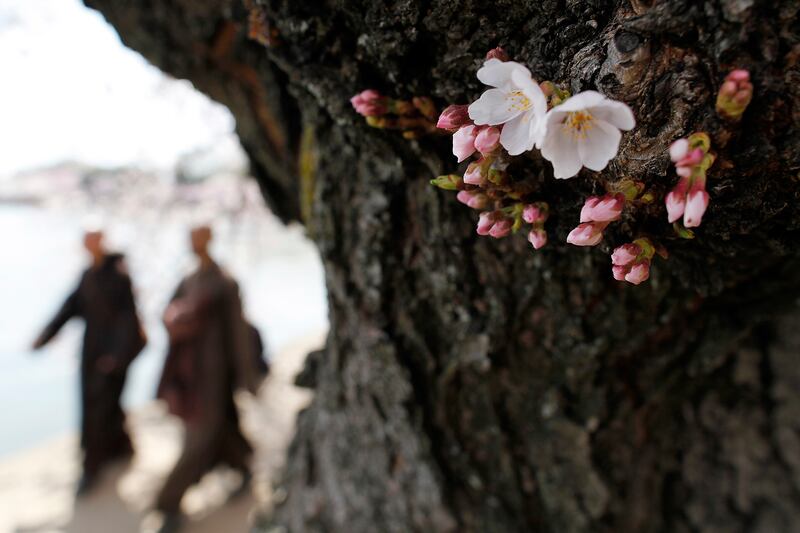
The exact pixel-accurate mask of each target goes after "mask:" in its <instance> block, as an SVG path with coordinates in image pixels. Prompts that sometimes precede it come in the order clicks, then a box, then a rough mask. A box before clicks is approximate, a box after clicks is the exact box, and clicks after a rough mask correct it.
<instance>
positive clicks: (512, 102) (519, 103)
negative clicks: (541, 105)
mask: <svg viewBox="0 0 800 533" xmlns="http://www.w3.org/2000/svg"><path fill="white" fill-rule="evenodd" d="M506 101H507V102H508V110H509V111H511V110H514V111H527V110H528V109H530V108H531V107H533V104H532V103H531V101H530V100H529V99H528V97H527V96H525V94H524V93H523V92H522V91H514V92H512V93H510V94H509V95H508V98H507V100H506Z"/></svg>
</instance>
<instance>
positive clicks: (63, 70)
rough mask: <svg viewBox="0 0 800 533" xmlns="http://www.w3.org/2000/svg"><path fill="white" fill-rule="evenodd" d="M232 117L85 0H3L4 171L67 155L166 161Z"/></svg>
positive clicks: (0, 161)
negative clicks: (133, 44)
mask: <svg viewBox="0 0 800 533" xmlns="http://www.w3.org/2000/svg"><path fill="white" fill-rule="evenodd" d="M233 127H234V122H233V118H232V116H231V115H230V113H229V112H228V111H227V110H226V109H225V108H224V107H222V106H220V105H218V104H215V103H213V102H211V101H210V100H209V99H207V98H206V97H205V96H203V95H201V94H200V93H198V92H197V91H195V90H194V88H193V87H192V85H191V84H190V83H189V82H186V81H179V80H174V79H171V78H168V77H166V76H164V75H163V74H162V73H161V72H160V71H158V69H156V68H155V67H153V66H151V65H149V64H148V63H147V62H146V61H145V60H144V59H143V58H142V57H141V56H139V55H138V54H137V53H135V52H133V51H131V50H128V49H126V48H125V47H124V46H123V45H122V43H121V42H120V40H119V37H118V36H117V34H116V32H115V31H114V30H113V28H112V27H111V26H109V25H108V24H107V23H106V22H105V20H104V19H103V18H102V16H100V14H98V13H97V12H95V11H92V10H90V9H87V8H86V7H84V6H83V4H82V3H81V2H80V1H79V0H2V1H0V178H2V177H4V176H7V175H9V174H12V173H14V172H17V171H20V170H24V169H29V168H36V167H41V166H45V165H50V164H53V163H57V162H60V161H65V160H76V161H81V162H86V163H90V164H94V165H101V166H116V165H127V164H141V165H144V166H147V167H170V166H171V165H172V164H173V163H174V162H175V160H176V159H177V158H178V157H179V156H180V155H181V154H182V153H186V152H188V151H191V150H193V149H196V148H201V147H207V146H210V145H212V144H214V143H217V142H219V141H221V140H222V139H228V138H229V137H230V136H231V132H232V131H233Z"/></svg>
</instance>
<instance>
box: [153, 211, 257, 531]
mask: <svg viewBox="0 0 800 533" xmlns="http://www.w3.org/2000/svg"><path fill="white" fill-rule="evenodd" d="M211 238H212V234H211V229H210V228H209V227H207V226H201V227H198V228H195V229H193V230H192V232H191V244H192V250H193V252H194V253H195V255H196V256H197V259H198V266H197V269H196V270H195V271H194V272H193V273H192V274H190V275H189V276H188V277H186V278H185V279H183V281H181V283H180V284H179V285H178V288H177V290H176V292H175V295H174V296H173V297H172V300H171V301H170V303H169V305H168V306H167V309H166V311H165V312H164V324H165V326H166V328H167V332H168V334H169V352H168V354H167V359H166V361H165V363H164V370H163V373H162V376H161V381H160V383H159V386H158V397H159V398H161V399H162V400H164V401H165V402H166V403H167V406H168V407H169V410H170V412H171V413H173V414H175V415H177V416H178V417H180V418H181V419H182V420H183V422H184V425H185V429H186V431H185V434H184V435H185V436H184V442H183V452H182V454H181V456H180V458H179V459H178V462H177V463H176V465H175V467H174V468H173V470H172V472H171V473H170V475H169V477H168V478H167V480H166V482H165V484H164V487H163V488H162V489H161V492H160V494H159V495H158V499H157V501H156V508H157V510H159V511H161V512H162V513H163V514H164V524H163V526H162V529H161V531H162V532H172V531H176V530H177V529H178V527H179V525H180V522H181V515H180V503H181V498H182V497H183V494H184V493H185V492H186V490H187V489H188V488H189V487H190V486H191V485H192V484H194V483H196V482H197V481H199V480H200V478H201V477H202V476H203V475H204V474H205V473H206V472H208V471H210V470H211V469H213V468H214V467H215V466H217V465H219V464H227V465H228V466H230V467H232V468H234V469H236V470H238V471H239V472H241V474H242V478H243V481H242V486H243V487H245V486H246V485H247V484H248V483H249V480H250V477H251V475H250V467H249V460H250V456H251V455H252V448H251V447H250V444H249V443H248V442H247V440H246V439H245V437H244V435H242V431H241V429H240V427H239V415H238V412H237V410H236V405H235V403H234V398H233V394H234V390H235V389H237V388H241V389H245V390H248V391H250V392H253V393H255V392H256V390H257V388H258V385H259V383H260V381H261V376H262V371H261V370H259V368H258V367H257V357H260V354H258V355H257V354H256V350H257V349H258V348H257V346H256V342H255V339H254V336H253V330H252V329H251V327H250V325H249V324H248V323H247V321H246V320H245V318H244V315H243V311H242V304H241V300H240V297H239V286H238V284H237V283H236V281H234V280H233V278H231V277H230V276H229V275H228V274H227V273H225V272H224V271H223V270H222V269H221V268H220V267H219V266H218V265H217V264H216V263H215V262H214V260H213V259H212V258H211V256H210V255H209V250H208V246H209V243H210V241H211Z"/></svg>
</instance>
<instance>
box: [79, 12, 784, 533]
mask: <svg viewBox="0 0 800 533" xmlns="http://www.w3.org/2000/svg"><path fill="white" fill-rule="evenodd" d="M86 3H87V4H88V5H90V6H92V7H95V8H97V9H99V10H101V11H102V12H103V13H104V14H105V16H106V17H107V18H108V20H109V21H110V22H111V23H112V24H113V25H114V26H115V27H116V28H117V29H118V30H119V32H120V34H121V36H122V39H123V40H124V41H125V42H126V43H127V44H128V45H129V46H131V47H132V48H134V49H136V50H139V51H140V52H142V53H143V54H144V55H145V56H146V57H147V58H148V59H149V60H150V61H152V62H153V63H155V64H156V65H158V66H159V67H160V68H162V69H163V70H165V71H166V72H169V73H171V74H173V75H175V76H178V77H182V78H188V79H190V80H191V81H192V82H193V83H194V84H195V85H196V86H197V87H198V88H199V89H200V90H202V91H204V92H206V93H207V94H209V95H210V96H211V97H212V98H214V99H216V100H218V101H219V102H222V103H223V104H225V105H227V106H228V107H229V108H230V109H231V111H232V112H233V113H234V115H235V116H236V119H237V129H238V133H239V136H240V138H241V140H242V143H243V145H244V147H245V149H246V150H247V152H248V154H249V155H250V157H251V161H252V168H253V173H254V174H255V176H256V177H257V179H258V180H259V183H260V184H261V186H262V189H263V191H264V193H265V197H266V198H267V200H268V202H269V203H270V205H271V206H272V207H273V209H274V210H275V211H276V212H277V214H278V215H279V216H281V217H282V218H283V219H284V220H286V221H290V220H294V219H300V218H301V217H302V218H303V219H304V223H305V225H306V227H307V228H308V231H309V233H310V235H311V236H312V237H313V239H314V240H315V241H316V242H317V244H318V246H319V249H320V252H321V254H322V258H323V261H324V263H325V268H326V275H327V284H328V290H329V298H330V320H331V334H330V337H329V340H328V344H327V347H326V349H325V351H324V353H323V354H322V355H321V356H320V357H318V358H317V364H318V370H317V376H316V380H315V381H316V383H317V388H316V398H315V401H314V403H313V405H312V406H311V407H310V408H309V409H308V410H307V411H305V412H304V413H303V414H302V415H301V417H300V419H299V425H298V431H297V436H296V437H295V440H294V444H293V446H292V448H291V452H290V457H289V463H288V467H287V470H286V474H285V488H286V490H287V497H286V499H285V500H284V501H283V502H282V503H281V504H280V505H279V506H278V508H277V509H276V512H275V513H274V515H273V516H272V517H271V518H270V519H269V520H270V522H269V523H270V524H279V525H284V526H286V527H288V529H289V530H290V531H293V532H299V531H335V532H347V533H353V532H373V531H381V532H395V531H396V532H405V531H421V532H432V531H437V532H439V531H475V532H478V531H479V532H510V531H554V532H560V533H561V532H579V531H607V532H620V531H675V532H681V531H683V532H690V531H706V532H711V531H719V532H738V531H764V532H767V531H769V532H778V531H796V530H797V527H798V526H797V524H798V523H800V522H799V521H800V365H799V364H798V356H799V355H800V328H798V325H799V324H800V310H798V306H797V302H798V296H800V268H798V267H800V257H799V255H798V243H800V240H799V239H798V236H799V234H798V229H800V227H799V226H798V224H800V210H799V209H798V203H797V197H798V193H799V192H800V185H799V184H798V176H799V175H798V171H799V170H800V129H799V128H798V124H800V121H798V118H800V72H798V59H800V41H799V40H798V31H799V30H800V22H798V21H799V20H800V18H799V17H798V10H799V9H800V7H798V6H800V3H798V2H797V1H795V0H783V1H777V2H765V1H760V0H715V1H710V0H709V1H703V2H693V1H690V0H669V1H667V0H662V1H651V0H630V1H624V0H621V1H610V0H567V1H560V0H536V1H534V0H527V1H522V0H520V1H516V2H510V1H495V2H480V1H475V0H462V1H457V0H427V1H424V2H423V1H413V0H384V1H358V0H339V1H336V2H330V1H329V2H323V1H308V2H304V1H298V0H249V1H248V0H245V2H244V4H242V3H241V1H240V0H213V1H212V0H160V1H158V2H154V1H146V2H120V1H118V0H86ZM497 45H502V46H504V47H505V48H506V49H507V50H508V52H509V53H510V54H511V56H512V58H513V59H516V60H518V61H520V62H522V63H524V64H526V65H527V66H528V67H529V68H530V69H531V71H532V72H533V73H534V75H535V76H536V77H538V78H539V79H551V80H553V81H555V82H557V83H561V84H564V85H565V86H568V87H569V88H570V89H571V90H572V91H573V92H575V91H578V90H584V89H590V88H596V89H599V90H601V91H603V92H605V93H606V94H608V95H610V96H613V97H614V98H617V99H619V100H622V101H624V102H627V103H628V104H629V105H630V106H631V107H632V108H633V110H634V113H635V114H636V116H637V119H638V125H637V128H636V129H635V130H634V131H633V132H631V133H629V134H626V136H625V137H624V138H623V146H622V148H621V151H620V155H619V157H618V158H617V159H616V160H615V162H614V163H612V165H610V166H609V168H608V169H606V171H605V173H604V176H606V177H608V178H611V179H615V178H618V177H621V176H628V177H633V178H636V179H639V180H641V181H643V182H645V183H646V184H647V187H648V188H649V190H650V191H651V192H653V193H654V194H655V195H656V197H657V198H659V200H658V201H657V202H654V203H653V204H651V205H650V206H645V207H641V208H639V209H638V210H636V211H634V213H633V214H632V217H631V218H630V219H627V220H626V221H625V222H624V223H622V224H618V225H616V226H612V228H610V230H609V231H608V232H607V235H606V242H605V244H602V245H601V246H600V247H598V248H593V249H585V248H576V247H573V246H569V245H566V244H564V239H565V236H566V234H567V232H568V231H569V230H570V229H571V228H572V227H574V226H575V225H576V223H577V220H578V212H579V209H580V206H581V204H582V201H583V198H585V197H586V196H587V195H588V194H591V193H596V192H598V191H599V190H600V185H599V182H598V181H597V180H593V179H591V176H590V174H591V173H584V174H583V175H582V177H581V178H578V179H573V180H565V181H559V182H556V181H555V180H553V179H552V177H551V176H550V175H549V174H548V173H549V172H550V170H549V169H548V167H547V165H544V164H543V163H542V161H541V160H540V159H538V158H536V157H535V156H532V157H531V158H530V160H529V161H528V162H526V164H525V165H524V166H522V167H521V170H520V171H519V172H528V173H530V174H531V175H536V174H537V173H539V174H542V173H544V174H545V176H546V179H543V180H542V188H541V195H542V199H544V200H547V201H548V202H549V203H550V205H551V208H552V213H551V217H550V220H549V221H548V223H547V229H548V231H549V232H550V241H551V242H550V244H548V246H547V247H546V248H545V249H543V250H541V251H538V252H534V251H533V250H532V249H531V248H530V246H529V245H528V243H527V242H525V239H524V238H523V237H521V236H517V237H510V238H506V239H502V240H493V239H489V238H483V237H478V236H476V235H475V231H474V225H475V222H476V217H475V215H474V213H472V212H470V210H469V209H467V208H466V207H464V206H462V205H461V204H458V203H457V202H456V201H455V199H454V198H453V196H452V194H448V193H444V192H442V191H439V190H436V189H434V188H432V187H431V186H430V185H429V184H428V180H429V179H430V178H431V177H433V176H435V175H437V174H440V173H444V172H450V171H453V170H455V161H454V159H453V157H452V155H451V154H450V145H449V138H448V137H428V138H422V139H419V140H417V141H408V140H405V139H403V138H402V137H401V136H400V135H399V134H397V132H391V131H382V130H376V129H371V128H369V127H368V126H367V125H366V124H365V123H364V121H363V119H362V117H360V116H358V115H356V114H355V113H354V112H353V110H352V108H351V107H350V105H349V103H348V99H349V97H350V96H352V95H353V94H355V93H356V92H358V91H360V90H362V89H366V88H374V89H378V90H380V91H381V92H383V93H385V94H387V95H391V96H396V97H403V98H408V97H411V96H414V95H424V96H431V97H433V98H434V100H435V101H436V102H437V104H438V105H441V106H444V105H446V104H449V103H468V102H469V101H471V100H473V99H475V98H476V97H477V96H478V95H479V94H480V91H481V90H482V88H481V86H480V84H479V83H478V81H477V79H476V78H475V71H476V70H477V68H478V67H479V66H480V63H481V61H482V59H483V56H484V54H485V53H486V51H487V50H488V49H490V48H492V47H494V46H497ZM734 68H747V69H749V70H750V72H751V74H752V78H753V80H754V85H755V93H754V100H753V103H752V104H751V105H750V107H749V108H748V110H747V112H746V113H745V115H744V118H743V121H742V122H741V123H740V124H738V125H730V124H727V123H725V122H723V121H721V120H720V119H719V118H718V117H717V115H716V114H715V112H714V101H715V96H716V92H717V89H718V88H719V86H720V83H721V81H722V79H723V78H724V76H725V74H727V72H729V71H730V70H732V69H734ZM153 127H158V125H157V124H154V125H153ZM698 130H704V131H708V132H709V134H710V135H711V137H712V139H713V142H714V143H715V144H714V150H715V151H716V152H717V153H718V159H717V162H716V163H715V165H714V167H712V170H711V171H710V172H709V192H710V194H711V206H710V208H709V211H708V212H707V213H706V218H705V220H704V223H703V226H702V227H701V228H699V229H698V231H697V232H696V238H695V239H693V240H683V239H679V238H677V237H676V236H675V234H674V232H673V230H672V228H671V226H670V225H669V224H667V222H666V212H665V211H664V207H663V201H662V200H661V198H663V194H664V193H665V192H666V191H668V190H669V189H670V188H671V187H672V186H673V185H674V183H675V181H676V179H675V176H674V171H672V170H671V169H670V163H669V159H668V157H667V154H666V150H667V147H668V145H669V143H670V142H671V141H672V140H674V139H676V138H678V137H681V136H684V135H686V134H688V133H691V132H692V131H698ZM641 231H644V232H646V233H647V234H649V235H650V236H651V237H652V238H653V239H654V240H656V241H658V242H660V243H661V244H663V245H664V246H665V247H666V248H667V249H668V250H669V252H670V257H669V260H668V261H663V260H659V259H657V260H656V262H655V263H654V270H653V275H652V278H651V280H650V281H649V282H647V283H645V284H643V285H641V286H638V287H633V286H629V285H626V284H621V283H619V282H616V281H614V280H613V279H612V278H611V272H610V262H609V258H608V252H609V251H610V245H618V244H620V243H622V242H625V241H627V240H630V239H631V238H633V237H636V236H637V235H638V233H639V232H641ZM263 296H264V297H269V295H263Z"/></svg>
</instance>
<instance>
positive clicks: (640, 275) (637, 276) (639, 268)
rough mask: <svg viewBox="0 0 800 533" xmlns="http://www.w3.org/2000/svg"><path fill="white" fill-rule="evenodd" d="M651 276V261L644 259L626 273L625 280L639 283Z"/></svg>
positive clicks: (635, 283)
mask: <svg viewBox="0 0 800 533" xmlns="http://www.w3.org/2000/svg"><path fill="white" fill-rule="evenodd" d="M649 277H650V262H649V261H642V262H641V263H637V264H635V265H633V266H632V267H631V269H630V271H629V272H628V273H627V274H625V281H627V282H628V283H633V284H634V285H638V284H640V283H641V282H643V281H645V280H646V279H647V278H649Z"/></svg>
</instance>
